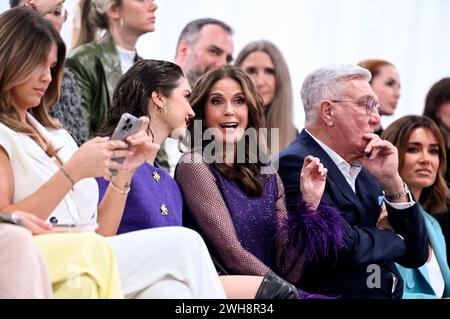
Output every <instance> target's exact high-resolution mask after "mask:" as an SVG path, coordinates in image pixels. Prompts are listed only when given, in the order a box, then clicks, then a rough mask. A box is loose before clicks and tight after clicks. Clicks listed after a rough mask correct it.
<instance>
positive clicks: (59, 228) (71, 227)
mask: <svg viewBox="0 0 450 319" xmlns="http://www.w3.org/2000/svg"><path fill="white" fill-rule="evenodd" d="M97 228H98V224H97V223H93V224H92V223H86V224H76V223H74V224H52V231H53V232H55V233H69V232H78V233H81V232H94V231H95V230H96V229H97Z"/></svg>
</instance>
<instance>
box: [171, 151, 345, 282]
mask: <svg viewBox="0 0 450 319" xmlns="http://www.w3.org/2000/svg"><path fill="white" fill-rule="evenodd" d="M260 178H261V181H262V183H263V188H264V193H263V195H262V196H261V197H254V196H249V195H248V194H247V193H246V192H245V191H244V190H243V189H242V188H241V187H240V186H239V185H238V184H237V183H236V182H234V181H232V180H230V179H229V178H227V177H225V176H223V175H222V174H221V173H220V172H219V171H218V170H217V168H216V167H215V166H214V164H213V165H208V164H207V163H205V161H204V160H203V158H202V157H201V155H200V154H198V153H193V154H189V155H184V156H183V157H182V159H181V160H180V162H179V163H178V166H177V169H176V172H175V179H176V180H177V182H178V183H179V185H180V187H181V190H182V193H183V197H184V204H185V216H184V220H183V222H186V223H187V224H188V226H189V227H192V228H194V229H195V230H197V231H198V232H199V233H200V234H201V235H202V236H203V238H204V240H205V242H206V243H207V245H208V247H209V249H210V253H211V255H212V256H213V257H214V258H215V259H216V260H217V261H218V262H219V263H220V264H221V266H222V267H223V269H224V270H225V271H226V272H227V273H228V274H231V275H256V276H264V275H265V274H266V273H267V272H268V271H269V270H273V271H274V272H275V273H278V274H279V275H281V276H283V277H284V278H286V279H288V280H289V281H290V282H297V281H298V279H299V278H300V276H301V273H302V269H303V265H304V263H305V262H310V261H313V260H314V259H316V258H320V257H321V256H324V255H329V254H332V253H334V252H336V250H337V249H340V248H341V247H343V245H345V232H344V230H345V225H344V224H343V223H344V221H343V219H342V217H341V216H340V214H339V213H338V212H337V211H336V210H334V209H333V208H332V207H330V206H323V205H320V206H319V208H318V209H317V210H316V211H314V212H311V211H309V210H308V209H307V207H305V206H304V205H303V204H299V205H298V207H297V209H296V210H295V211H294V212H289V213H288V212H287V209H286V203H285V194H284V188H283V184H282V182H281V179H280V178H279V176H278V174H276V172H275V170H274V169H272V168H267V174H265V175H261V177H260Z"/></svg>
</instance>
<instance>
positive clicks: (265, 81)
mask: <svg viewBox="0 0 450 319" xmlns="http://www.w3.org/2000/svg"><path fill="white" fill-rule="evenodd" d="M235 65H236V66H238V67H240V68H241V69H243V70H244V71H245V72H246V73H247V74H248V75H250V77H251V78H252V79H253V82H255V85H256V88H257V89H258V93H259V94H260V95H261V96H262V98H263V101H264V115H265V119H266V126H265V127H267V130H268V131H267V137H268V146H269V148H270V153H271V154H273V155H275V154H278V152H279V151H280V150H283V149H285V148H286V147H288V145H289V144H290V143H291V142H292V141H293V140H294V139H295V138H296V137H297V135H298V132H297V129H296V128H295V126H294V123H293V122H292V119H293V117H294V112H293V99H292V82H291V77H290V75H289V69H288V67H287V64H286V61H285V59H284V57H283V54H282V53H281V51H280V49H278V48H277V47H276V46H275V45H274V44H273V43H271V42H269V41H265V40H262V41H255V42H250V43H249V44H247V45H246V46H245V47H244V48H243V49H242V50H241V52H240V53H239V55H238V57H237V58H236V62H235ZM271 129H277V130H278V134H277V135H275V137H277V138H276V140H275V141H274V140H273V139H272V134H271V133H272V132H271Z"/></svg>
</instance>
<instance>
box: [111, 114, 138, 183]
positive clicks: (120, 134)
mask: <svg viewBox="0 0 450 319" xmlns="http://www.w3.org/2000/svg"><path fill="white" fill-rule="evenodd" d="M140 128H141V121H140V120H139V119H138V118H137V117H136V116H133V115H131V114H129V113H124V114H122V116H121V117H120V120H119V123H117V126H116V128H115V130H114V133H113V135H112V136H111V140H112V141H114V140H115V141H117V140H119V141H123V142H126V140H127V138H128V137H129V136H131V135H133V134H134V133H136V132H138V131H139V129H140ZM112 160H113V161H115V162H117V163H119V164H122V163H123V161H124V160H125V157H116V158H113V159H112ZM110 171H111V174H112V175H113V176H115V175H117V170H116V169H111V170H110Z"/></svg>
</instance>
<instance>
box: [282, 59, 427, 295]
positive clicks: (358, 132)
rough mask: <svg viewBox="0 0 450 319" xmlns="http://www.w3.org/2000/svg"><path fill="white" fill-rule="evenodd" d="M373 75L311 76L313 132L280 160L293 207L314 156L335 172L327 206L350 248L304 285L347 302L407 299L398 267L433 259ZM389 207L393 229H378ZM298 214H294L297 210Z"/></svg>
mask: <svg viewBox="0 0 450 319" xmlns="http://www.w3.org/2000/svg"><path fill="white" fill-rule="evenodd" d="M370 79H371V74H370V72H369V71H367V70H366V69H363V68H360V67H358V66H355V65H347V64H343V65H336V66H332V67H328V68H322V69H319V70H317V71H315V72H313V73H311V74H310V75H309V76H308V77H307V78H306V80H305V82H304V84H303V88H302V92H301V94H302V100H303V105H304V108H305V115H306V128H305V129H304V130H303V132H302V133H301V134H300V135H299V137H298V138H297V139H296V140H295V141H294V142H293V143H292V144H291V145H290V146H289V147H288V148H287V149H286V150H284V151H283V152H281V153H280V155H279V163H278V164H279V173H280V176H281V178H282V180H283V183H284V186H285V189H286V198H287V204H288V206H289V208H292V207H294V206H295V205H297V203H299V198H300V197H301V193H300V188H299V179H300V173H301V172H300V171H301V167H302V164H303V160H304V158H305V157H306V156H308V155H313V156H315V157H318V158H320V160H321V162H322V163H323V164H324V166H325V167H326V168H327V169H328V176H327V182H326V189H325V193H324V195H323V197H322V201H323V202H325V203H328V204H330V205H332V206H334V207H335V208H337V209H338V210H339V211H340V212H341V214H342V216H343V217H344V218H345V220H346V221H347V223H348V225H347V226H348V229H347V230H346V233H347V235H348V238H347V239H348V246H347V248H346V249H343V250H341V251H340V252H338V254H337V255H336V256H329V257H328V258H326V259H324V260H319V261H317V263H316V264H312V265H311V266H309V267H308V268H307V269H305V271H304V274H303V276H302V278H301V279H300V281H299V282H298V283H297V286H298V287H300V288H302V289H305V290H307V291H310V292H312V293H320V294H325V295H334V296H339V297H342V298H389V299H392V298H401V296H402V290H403V289H402V287H403V284H402V278H401V277H400V274H399V272H398V270H397V268H396V267H395V264H394V262H398V263H399V264H401V265H404V266H406V267H419V266H421V265H423V264H424V263H425V262H426V260H427V258H428V244H427V243H428V239H427V236H426V231H425V228H424V223H423V220H422V218H421V216H420V214H419V211H418V209H417V207H416V205H415V202H414V199H413V198H412V195H411V193H410V192H409V189H408V187H407V185H406V184H405V183H404V182H403V181H402V179H401V177H400V175H399V173H398V155H397V149H396V148H395V147H394V146H393V145H392V144H391V143H389V142H387V141H383V140H381V139H380V138H379V137H378V136H377V135H375V134H374V131H373V128H374V127H376V126H378V124H379V123H380V115H379V114H378V106H379V103H378V97H377V96H376V94H375V93H374V92H373V90H372V88H371V87H370V85H369V81H370ZM384 208H386V209H387V213H388V216H389V221H390V224H391V226H392V229H381V228H378V227H377V220H378V218H379V216H380V213H381V212H382V211H383V209H384ZM291 211H295V210H291Z"/></svg>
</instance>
